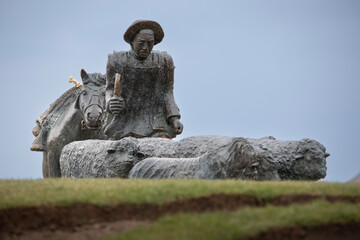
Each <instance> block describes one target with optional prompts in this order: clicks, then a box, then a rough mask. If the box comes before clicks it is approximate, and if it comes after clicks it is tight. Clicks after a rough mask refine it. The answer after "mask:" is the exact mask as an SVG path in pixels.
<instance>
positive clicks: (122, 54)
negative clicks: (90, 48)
mask: <svg viewBox="0 0 360 240" xmlns="http://www.w3.org/2000/svg"><path fill="white" fill-rule="evenodd" d="M128 55H129V54H128V52H127V51H114V52H113V53H110V54H109V55H108V64H111V65H115V64H116V63H117V64H121V65H122V64H124V63H126V60H127V58H128Z"/></svg>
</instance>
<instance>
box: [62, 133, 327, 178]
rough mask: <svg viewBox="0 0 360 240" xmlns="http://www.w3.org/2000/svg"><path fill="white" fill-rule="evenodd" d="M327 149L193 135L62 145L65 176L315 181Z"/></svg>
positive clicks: (311, 142)
mask: <svg viewBox="0 0 360 240" xmlns="http://www.w3.org/2000/svg"><path fill="white" fill-rule="evenodd" d="M327 156H328V154H327V153H326V149H325V147H324V146H323V145H322V144H320V143H319V142H317V141H315V140H311V139H302V140H300V141H281V140H276V139H275V138H273V137H265V138H261V139H246V138H237V137H223V136H196V137H189V138H185V139H182V140H180V141H173V140H169V139H162V138H141V139H136V138H131V137H128V138H123V139H121V140H118V141H105V140H87V141H79V142H72V143H70V144H68V145H66V146H65V147H64V149H63V151H62V154H61V158H60V167H61V175H62V176H63V177H74V178H81V177H122V178H199V179H226V178H235V179H244V180H245V179H249V180H250V179H253V180H295V179H296V180H318V179H321V178H324V177H325V176H326V157H327Z"/></svg>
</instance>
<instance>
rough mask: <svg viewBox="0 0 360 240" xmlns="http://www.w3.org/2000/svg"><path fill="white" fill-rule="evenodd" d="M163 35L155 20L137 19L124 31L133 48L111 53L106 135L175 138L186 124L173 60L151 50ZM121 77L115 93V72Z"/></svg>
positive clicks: (111, 136)
mask: <svg viewBox="0 0 360 240" xmlns="http://www.w3.org/2000/svg"><path fill="white" fill-rule="evenodd" d="M163 37H164V32H163V30H162V28H161V26H160V25H159V24H158V23H157V22H154V21H148V20H138V21H135V22H134V23H133V24H132V25H131V26H130V27H129V28H128V29H127V31H126V32H125V34H124V39H125V41H126V42H127V43H129V44H130V46H131V50H130V51H127V52H125V51H120V52H114V53H113V54H109V56H108V63H107V67H106V102H107V111H108V113H109V114H108V116H107V121H106V126H105V130H104V132H105V134H106V135H107V136H109V137H110V138H111V139H121V138H124V137H128V136H131V137H137V138H139V137H140V138H141V137H164V138H174V137H175V136H176V135H178V134H181V132H182V130H183V125H182V124H181V122H180V121H179V119H180V113H179V109H178V107H177V105H176V103H175V100H174V95H173V88H174V68H175V67H174V63H173V60H172V58H171V56H170V55H169V54H168V53H167V52H160V51H152V49H153V46H154V45H156V44H158V43H160V42H161V41H162V39H163ZM117 73H118V74H120V75H118V76H119V77H120V78H121V80H120V82H121V84H120V94H119V95H120V96H116V94H114V85H115V75H116V74H117Z"/></svg>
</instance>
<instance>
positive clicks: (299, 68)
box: [0, 0, 360, 182]
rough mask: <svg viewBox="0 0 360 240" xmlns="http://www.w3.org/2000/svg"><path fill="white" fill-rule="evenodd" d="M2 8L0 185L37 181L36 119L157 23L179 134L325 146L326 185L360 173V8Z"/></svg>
mask: <svg viewBox="0 0 360 240" xmlns="http://www.w3.org/2000/svg"><path fill="white" fill-rule="evenodd" d="M172 2H173V1H157V0H154V1H146V0H144V1H106V0H105V1H64V0H62V1H45V0H44V1H36V0H32V1H10V0H7V1H6V0H2V1H0V70H1V79H0V81H1V95H0V100H1V105H2V109H1V118H0V124H1V125H0V126H1V128H2V130H1V140H0V141H1V142H0V151H1V153H2V154H1V158H0V178H14V179H24V178H32V179H36V178H41V177H42V173H41V162H42V153H39V152H31V151H30V145H31V143H32V141H33V140H34V136H33V135H32V133H31V130H32V128H33V127H34V126H35V120H36V119H37V117H38V116H39V115H40V114H41V113H42V112H43V111H44V110H45V109H47V108H48V107H49V105H50V104H51V103H52V102H53V101H54V100H56V99H57V98H58V97H59V96H60V95H61V94H62V93H63V92H64V91H66V90H67V89H69V88H70V87H72V85H70V84H69V83H68V77H69V76H70V75H72V76H74V77H75V78H76V79H78V80H80V70H81V68H84V69H85V70H86V71H87V72H89V73H92V72H100V73H105V66H106V61H107V54H109V53H111V52H112V51H113V50H117V51H119V50H128V49H129V45H128V44H127V43H125V41H124V40H123V34H124V32H125V30H126V29H127V28H128V26H129V25H130V24H131V23H132V22H133V21H135V20H137V19H151V20H155V21H158V22H159V23H160V24H161V26H162V27H163V29H164V32H165V37H164V40H163V42H161V43H160V44H158V45H156V46H155V48H154V49H156V50H164V51H167V52H168V53H170V54H171V55H172V57H173V59H174V62H175V65H176V70H175V99H176V102H177V104H178V105H179V107H180V110H181V114H182V122H183V124H184V126H185V127H184V132H183V134H182V135H181V137H178V138H177V139H181V138H183V137H188V136H194V135H209V134H216V135H226V136H240V137H251V138H260V137H263V136H274V137H275V138H277V139H281V140H300V139H302V138H313V139H315V140H317V141H319V142H321V143H322V144H324V145H325V146H326V148H327V151H328V152H329V153H330V154H331V156H330V157H329V158H328V163H327V167H328V175H327V177H326V178H325V180H326V181H340V182H344V181H348V180H349V179H351V178H352V177H353V176H355V175H356V174H357V173H359V172H360V158H359V149H358V148H359V146H360V145H359V143H360V140H359V138H360V126H359V124H360V1H355V0H354V1H351V0H337V1H334V0H298V1H289V0H283V1H280V0H279V1H275V0H263V1H258V0H248V1H225V0H221V1H184V0H182V1H174V2H175V3H172Z"/></svg>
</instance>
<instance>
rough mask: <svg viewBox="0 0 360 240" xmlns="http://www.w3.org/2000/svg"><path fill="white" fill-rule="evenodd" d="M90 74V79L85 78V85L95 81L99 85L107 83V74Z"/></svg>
mask: <svg viewBox="0 0 360 240" xmlns="http://www.w3.org/2000/svg"><path fill="white" fill-rule="evenodd" d="M88 76H89V78H88V79H83V83H84V85H87V84H89V83H93V84H95V85H97V86H105V84H106V78H105V75H103V74H101V73H89V74H88Z"/></svg>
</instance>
